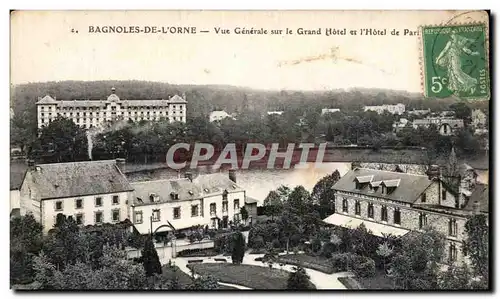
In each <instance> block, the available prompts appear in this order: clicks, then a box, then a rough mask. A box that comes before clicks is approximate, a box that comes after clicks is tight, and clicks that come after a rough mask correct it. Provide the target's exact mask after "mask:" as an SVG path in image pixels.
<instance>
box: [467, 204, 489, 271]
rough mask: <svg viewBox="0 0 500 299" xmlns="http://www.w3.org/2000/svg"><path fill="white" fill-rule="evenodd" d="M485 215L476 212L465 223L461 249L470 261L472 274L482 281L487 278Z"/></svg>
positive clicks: (487, 243) (487, 251) (487, 247)
mask: <svg viewBox="0 0 500 299" xmlns="http://www.w3.org/2000/svg"><path fill="white" fill-rule="evenodd" d="M487 221H488V220H487V217H486V216H485V215H483V214H477V215H473V216H472V217H470V218H469V219H468V220H467V222H466V223H465V232H466V237H465V240H464V244H463V245H464V246H463V250H464V251H466V252H467V254H468V257H469V259H470V261H471V266H472V270H473V274H474V275H475V276H477V277H479V278H480V279H482V280H484V281H488V279H489V268H488V266H489V256H488V254H489V239H488V235H489V233H488V224H487Z"/></svg>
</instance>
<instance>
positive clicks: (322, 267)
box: [278, 256, 335, 274]
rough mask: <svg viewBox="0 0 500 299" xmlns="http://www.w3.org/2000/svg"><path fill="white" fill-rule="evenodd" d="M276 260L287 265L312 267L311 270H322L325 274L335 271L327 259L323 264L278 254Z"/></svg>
mask: <svg viewBox="0 0 500 299" xmlns="http://www.w3.org/2000/svg"><path fill="white" fill-rule="evenodd" d="M278 261H279V262H282V263H285V264H288V265H293V266H301V267H303V268H309V269H313V270H316V271H319V272H323V273H326V274H333V273H334V272H335V271H334V270H335V269H334V268H333V267H332V266H331V265H329V264H328V262H327V261H325V262H326V264H325V265H320V264H317V263H311V262H306V261H301V260H298V259H293V258H290V257H285V256H280V257H279V259H278Z"/></svg>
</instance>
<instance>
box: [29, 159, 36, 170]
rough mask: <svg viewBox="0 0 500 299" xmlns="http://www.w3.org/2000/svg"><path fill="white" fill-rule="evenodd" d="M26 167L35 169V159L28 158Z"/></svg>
mask: <svg viewBox="0 0 500 299" xmlns="http://www.w3.org/2000/svg"><path fill="white" fill-rule="evenodd" d="M28 169H29V170H35V160H33V159H29V160H28Z"/></svg>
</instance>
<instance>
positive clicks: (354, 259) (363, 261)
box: [329, 252, 375, 277]
mask: <svg viewBox="0 0 500 299" xmlns="http://www.w3.org/2000/svg"><path fill="white" fill-rule="evenodd" d="M329 261H330V264H331V265H332V267H333V269H334V271H335V272H344V271H352V272H354V273H355V274H356V275H357V276H359V277H370V276H374V275H375V261H374V260H373V259H371V258H369V257H366V256H361V255H357V254H354V253H349V252H347V253H337V254H333V255H332V257H331V258H330V259H329Z"/></svg>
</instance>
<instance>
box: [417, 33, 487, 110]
mask: <svg viewBox="0 0 500 299" xmlns="http://www.w3.org/2000/svg"><path fill="white" fill-rule="evenodd" d="M421 38H422V52H423V53H422V56H423V65H422V68H423V69H422V74H423V77H424V78H423V80H424V81H423V87H424V94H425V96H426V97H435V98H445V97H449V96H452V95H454V96H456V97H458V98H461V99H469V100H473V99H481V100H488V99H489V97H490V74H489V64H488V61H489V59H488V31H487V27H486V26H485V24H464V25H441V26H423V27H421Z"/></svg>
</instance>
